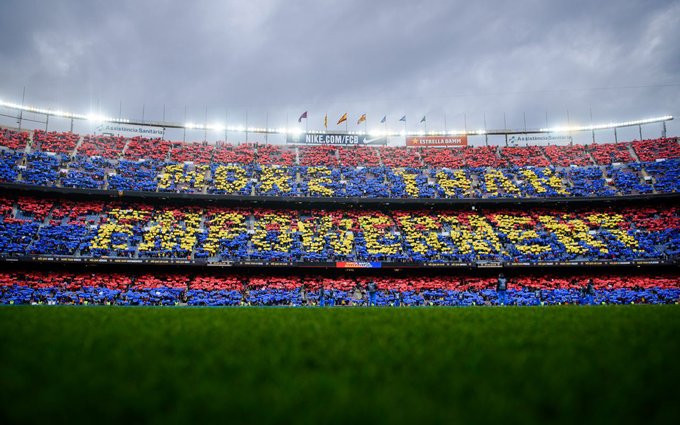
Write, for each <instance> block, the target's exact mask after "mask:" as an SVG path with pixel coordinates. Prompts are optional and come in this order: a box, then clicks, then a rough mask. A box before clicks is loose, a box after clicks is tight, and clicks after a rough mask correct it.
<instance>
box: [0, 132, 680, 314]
mask: <svg viewBox="0 0 680 425" xmlns="http://www.w3.org/2000/svg"><path fill="white" fill-rule="evenodd" d="M0 182H2V183H8V184H12V183H22V184H29V185H38V186H46V187H63V188H74V189H87V190H111V191H117V192H118V196H119V198H118V199H117V200H115V201H111V200H106V201H104V200H92V199H87V200H83V199H80V200H76V199H57V198H50V197H46V196H47V195H43V196H41V197H38V196H17V195H16V194H14V193H13V192H10V191H6V192H5V193H4V194H2V195H0V261H3V262H6V264H15V266H13V267H14V268H15V269H14V270H11V269H10V270H7V271H3V272H0V303H3V304H78V305H82V304H105V305H196V306H199V305H211V306H240V305H253V306H266V305H267V306H268V305H281V306H334V305H338V306H366V305H381V306H471V305H499V304H503V305H553V304H630V303H636V304H638V303H643V304H644V303H649V304H669V303H678V302H679V301H680V279H679V278H678V276H677V273H673V272H669V273H667V274H664V273H661V272H656V271H655V272H653V273H643V272H642V271H637V272H633V273H630V274H628V275H625V276H624V275H622V274H621V273H613V272H611V271H604V272H597V273H596V272H589V273H585V272H582V271H581V270H583V269H582V267H585V266H590V265H599V266H602V267H608V269H606V270H611V269H612V268H614V267H619V266H630V265H636V266H642V267H645V266H648V265H650V264H651V265H672V264H677V261H678V259H679V258H680V209H679V208H678V207H677V206H676V205H675V203H673V201H672V200H662V199H661V197H657V200H653V198H650V199H652V201H653V202H652V201H650V202H648V203H645V204H644V205H643V204H638V205H633V206H631V205H630V203H627V204H625V205H624V204H622V203H620V202H619V203H611V204H607V205H604V204H593V203H589V204H587V206H580V205H573V204H568V205H562V206H546V205H540V206H537V207H532V208H530V209H529V208H526V207H520V206H511V207H503V206H502V205H501V204H500V203H496V202H486V203H484V204H482V205H486V206H478V205H476V206H474V207H471V206H470V205H468V206H465V207H460V208H458V209H455V208H454V207H453V206H448V207H446V208H444V207H441V208H439V209H437V208H435V207H434V206H433V207H430V208H429V209H425V208H423V207H418V206H416V205H415V204H413V203H410V204H411V205H408V204H409V203H408V202H406V203H404V206H400V207H396V208H395V207H394V206H392V207H389V208H388V207H387V206H386V205H387V204H386V205H385V206H383V207H381V209H364V208H351V207H347V206H342V205H338V206H336V207H333V208H325V209H321V208H314V207H313V206H312V205H311V204H307V205H305V203H304V202H303V200H302V199H300V200H299V201H298V202H296V206H295V207H294V208H281V207H279V208H276V209H271V208H265V207H260V205H263V204H259V205H258V204H252V205H255V206H243V205H240V206H236V207H225V206H217V205H214V204H206V203H205V202H201V198H200V196H197V197H195V198H193V199H192V200H190V201H184V203H183V204H182V205H178V204H168V203H167V202H165V201H159V202H154V203H151V202H150V201H148V200H147V201H132V200H130V199H126V197H125V196H124V195H125V193H124V192H125V191H141V192H162V193H168V194H169V193H182V194H210V195H233V196H258V197H263V198H266V197H290V198H301V197H309V198H384V199H386V200H391V199H404V200H414V199H502V198H505V199H521V198H574V197H589V198H593V200H596V199H597V198H598V197H617V196H625V195H654V194H672V193H677V192H679V191H680V145H678V140H677V138H664V139H656V140H644V141H634V142H629V143H608V144H591V145H586V146H583V145H564V146H525V147H498V146H479V147H471V146H467V147H463V148H434V147H387V146H325V145H322V146H299V147H296V146H289V145H268V144H259V143H242V144H230V143H226V142H217V143H215V144H209V143H206V142H199V143H189V142H171V141H166V140H162V139H149V138H143V137H134V138H124V137H115V136H84V137H81V136H79V135H77V134H73V133H58V132H44V131H40V130H36V131H33V132H17V131H13V130H3V131H2V132H0ZM8 187H9V188H10V189H12V186H11V185H9V186H8ZM121 191H122V192H121ZM77 196H82V195H77ZM163 196H165V195H163ZM107 199H110V198H107ZM258 201H259V200H258ZM513 202H514V201H513ZM421 205H422V204H421ZM433 205H434V204H433ZM506 205H511V204H506ZM584 205H585V204H584ZM416 208H421V209H416ZM23 261H34V262H43V263H47V262H56V263H70V264H76V265H77V264H81V265H82V264H89V265H92V264H118V265H119V266H120V265H123V266H126V265H127V264H141V265H142V266H143V267H148V266H150V265H153V264H156V265H158V264H160V265H170V264H172V265H184V266H185V268H184V269H183V270H182V269H180V270H179V271H177V270H175V271H174V272H172V273H168V272H162V273H152V272H150V271H148V269H146V270H147V271H140V272H124V273H105V272H100V271H98V270H96V268H95V269H93V270H94V272H89V273H85V272H82V271H65V270H66V269H60V271H56V272H50V271H39V269H40V268H38V269H37V270H32V271H31V270H27V269H22V268H21V267H22V266H21V262H23ZM17 264H18V265H17ZM556 265H562V266H569V268H572V267H573V268H574V270H579V271H577V272H569V273H565V272H560V273H558V272H538V271H529V272H526V273H525V272H524V271H522V272H521V273H520V272H519V271H520V270H529V269H531V270H533V268H535V267H536V266H540V267H548V268H549V267H552V266H556ZM187 266H191V267H187ZM203 266H212V267H211V268H213V267H222V266H229V267H234V269H236V271H234V272H232V273H218V272H212V271H211V272H195V273H193V272H192V273H189V272H188V271H187V270H189V269H193V270H201V268H202V267H203ZM246 267H260V268H262V267H280V268H281V271H280V272H277V273H273V272H267V271H263V270H257V271H255V272H253V271H252V270H253V269H246ZM305 267H308V269H305ZM442 267H447V268H455V267H462V268H463V269H464V270H465V271H463V272H461V273H462V274H458V273H449V274H447V275H442V274H441V273H439V272H436V270H437V269H440V268H442ZM489 267H495V268H502V269H503V270H506V271H509V272H511V274H515V275H514V276H508V278H507V285H505V283H504V284H503V286H502V288H501V286H500V281H501V280H503V281H504V282H506V278H505V277H503V278H501V277H499V276H498V275H496V274H493V275H492V274H490V273H489V272H483V271H484V269H486V268H489ZM666 267H667V266H666ZM75 268H76V269H77V266H76V267H75ZM293 268H295V270H296V271H295V272H291V270H293ZM312 268H316V270H322V269H324V270H327V271H324V272H321V271H320V272H318V273H312V272H310V271H309V270H312ZM355 268H356V269H359V268H368V269H375V268H385V269H389V270H390V272H389V273H383V274H378V273H374V272H373V273H371V272H367V273H359V274H354V273H351V272H346V273H341V272H339V271H338V269H355ZM400 269H404V270H417V269H418V270H419V271H417V272H404V273H406V274H401V273H402V272H397V270H400ZM426 269H427V271H426V272H424V270H426ZM249 270H251V271H249ZM269 270H272V269H269ZM301 270H307V271H301ZM328 270H333V271H328ZM392 270H394V272H392ZM449 270H450V269H449ZM543 270H546V269H543ZM638 270H639V269H638ZM541 273H542V274H541Z"/></svg>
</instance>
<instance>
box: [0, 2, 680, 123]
mask: <svg viewBox="0 0 680 425" xmlns="http://www.w3.org/2000/svg"><path fill="white" fill-rule="evenodd" d="M3 3H4V4H3V9H4V11H3V13H2V14H1V15H0V28H2V30H1V31H2V37H0V77H1V78H0V96H1V97H2V98H3V99H8V100H15V101H16V100H17V99H18V98H19V96H20V93H21V88H22V87H23V86H26V87H27V92H28V99H29V101H31V102H32V103H35V104H40V105H48V106H59V107H62V108H67V109H73V110H78V111H83V110H88V109H91V108H96V107H99V108H101V109H102V110H103V111H105V112H108V113H111V114H115V113H117V110H118V103H119V101H121V102H122V103H123V109H124V114H126V115H130V116H133V117H138V116H140V114H141V110H142V104H144V105H145V113H146V115H147V116H153V117H156V118H160V115H161V114H162V109H163V105H166V111H167V114H168V116H169V117H170V118H172V119H175V120H180V119H183V114H184V106H185V105H187V107H188V110H189V117H190V118H192V119H194V120H197V119H202V117H203V114H204V109H205V107H206V106H207V107H208V110H209V115H210V119H220V118H221V117H223V116H224V114H225V113H227V111H228V113H229V114H230V115H231V116H232V117H240V116H244V114H245V112H246V111H248V114H249V117H250V119H251V120H263V119H264V116H265V114H266V113H269V116H270V124H277V125H283V124H284V123H283V122H282V121H284V120H285V115H286V113H288V115H289V117H291V116H293V115H297V114H299V113H300V112H301V111H302V110H306V109H309V110H310V115H311V116H312V117H314V119H315V121H314V124H313V125H314V126H316V127H319V126H320V125H321V121H320V117H321V116H322V115H323V114H324V113H326V112H328V113H329V114H331V116H332V117H333V116H335V115H339V114H340V113H341V112H345V111H347V112H350V114H351V115H354V116H358V115H359V114H361V113H364V112H366V113H368V115H369V121H370V122H371V123H375V122H376V121H377V120H378V119H380V118H381V117H382V115H383V114H388V115H389V116H390V117H395V118H394V120H395V121H396V119H398V116H401V115H402V114H404V113H406V114H408V115H409V116H410V117H414V118H415V117H416V116H418V118H419V117H420V116H422V115H423V114H428V116H429V117H431V118H429V119H428V120H429V121H430V125H431V126H433V127H437V126H439V127H441V126H443V116H444V114H446V115H447V118H448V120H449V123H448V124H449V127H450V126H454V125H455V126H461V125H462V122H463V117H464V116H465V117H466V118H467V121H468V124H469V126H470V127H481V126H482V125H483V117H484V114H486V116H487V121H488V123H489V126H496V127H498V126H501V125H502V123H503V113H504V112H505V113H506V116H507V118H508V120H509V125H512V126H516V127H518V126H521V125H523V116H524V113H526V115H527V120H528V124H529V126H540V125H543V124H544V123H545V116H546V113H547V114H548V120H549V121H551V122H563V121H564V120H565V119H566V111H567V110H569V111H570V117H571V119H573V120H575V121H578V120H580V121H585V120H589V110H590V108H592V110H593V113H594V115H595V117H596V119H600V120H610V119H630V118H635V117H641V116H648V115H655V114H659V113H670V114H673V115H680V101H679V100H678V99H680V96H678V94H679V93H678V92H679V91H680V86H678V85H677V84H678V83H680V78H679V77H680V45H678V43H677V40H679V39H680V2H678V1H641V0H640V1H601V2H592V1H519V2H505V1H489V2H469V1H447V0H440V1H421V2H412V1H385V0H382V1H381V0H378V1H370V2H366V1H359V0H345V1H331V0H326V1H298V2H290V1H289V2H286V1H281V0H265V1H226V2H225V1H197V2H193V3H192V4H189V3H188V2H170V1H148V2H138V1H130V0H128V1H119V2H117V3H116V7H115V8H114V7H111V3H110V2H104V1H92V2H79V1H61V2H48V1H44V2H40V1H13V0H10V1H5V2H3ZM666 83H672V84H673V85H666V86H662V84H666ZM640 86H646V87H640ZM289 119H290V120H291V121H292V118H289ZM412 121H413V120H411V122H412ZM262 124H264V123H262ZM395 125H396V124H395ZM677 128H678V126H677V124H675V123H674V124H673V126H672V127H671V130H674V129H677ZM675 133H676V134H677V131H676V132H675Z"/></svg>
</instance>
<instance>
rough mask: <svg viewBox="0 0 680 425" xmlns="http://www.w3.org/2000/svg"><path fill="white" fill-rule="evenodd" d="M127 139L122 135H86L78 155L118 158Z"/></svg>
mask: <svg viewBox="0 0 680 425" xmlns="http://www.w3.org/2000/svg"><path fill="white" fill-rule="evenodd" d="M126 144H127V139H125V138H124V137H121V136H90V135H87V136H84V137H83V142H82V143H81V144H80V147H79V148H78V155H81V156H85V157H93V156H100V157H103V158H107V159H117V158H119V157H120V156H121V155H122V153H123V149H124V148H125V145H126Z"/></svg>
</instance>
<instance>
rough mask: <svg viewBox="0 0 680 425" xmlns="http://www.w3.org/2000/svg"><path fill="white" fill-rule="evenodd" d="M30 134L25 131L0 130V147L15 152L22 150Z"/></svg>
mask: <svg viewBox="0 0 680 425" xmlns="http://www.w3.org/2000/svg"><path fill="white" fill-rule="evenodd" d="M29 137H30V134H29V133H28V132H27V131H13V130H9V129H0V146H4V147H6V148H8V149H13V150H16V151H20V150H24V149H25V148H26V145H27V144H28V139H29Z"/></svg>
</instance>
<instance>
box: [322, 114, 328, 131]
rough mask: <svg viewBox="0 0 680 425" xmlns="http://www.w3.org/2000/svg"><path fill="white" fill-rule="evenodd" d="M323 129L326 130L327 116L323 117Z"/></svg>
mask: <svg viewBox="0 0 680 425" xmlns="http://www.w3.org/2000/svg"><path fill="white" fill-rule="evenodd" d="M323 128H325V129H326V130H328V114H326V115H324V116H323Z"/></svg>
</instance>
